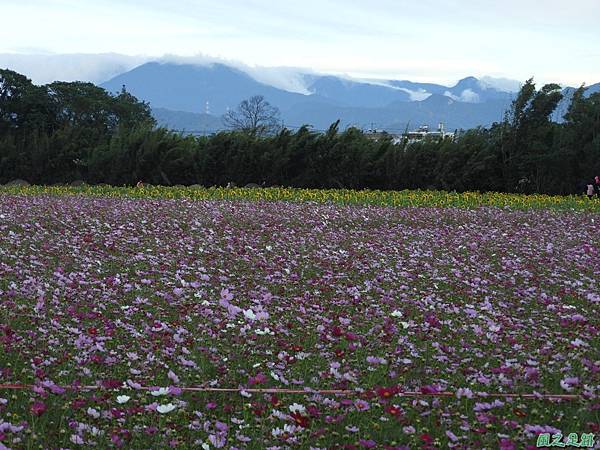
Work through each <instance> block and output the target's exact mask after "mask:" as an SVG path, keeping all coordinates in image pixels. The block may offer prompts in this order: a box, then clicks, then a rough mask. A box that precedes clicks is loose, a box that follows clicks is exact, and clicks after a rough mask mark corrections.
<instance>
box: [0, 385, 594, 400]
mask: <svg viewBox="0 0 600 450" xmlns="http://www.w3.org/2000/svg"><path fill="white" fill-rule="evenodd" d="M55 386H57V387H59V388H62V389H65V390H74V391H94V390H100V389H104V388H103V387H102V386H95V385H90V386H58V385H55ZM34 387H36V385H33V384H10V383H7V384H0V390H29V389H33V388H34ZM117 389H118V388H117ZM130 389H133V388H130ZM177 389H180V390H181V391H183V392H216V393H219V392H220V393H242V392H247V393H249V394H303V395H312V394H322V395H345V396H351V395H360V394H361V392H357V391H354V390H351V389H306V390H304V389H278V388H265V389H258V388H248V389H243V388H208V387H181V388H179V387H178V388H177ZM135 390H142V391H153V390H156V388H152V387H147V386H142V387H140V388H137V389H135ZM475 395H478V396H479V397H482V398H487V397H492V398H521V399H537V400H542V399H544V400H580V399H581V398H583V397H582V396H581V395H577V394H518V393H512V392H511V393H504V394H502V393H491V394H489V393H486V394H485V395H482V394H475ZM393 396H394V397H456V393H455V392H451V391H442V392H431V393H425V392H418V391H407V392H398V393H395V394H394V395H393Z"/></svg>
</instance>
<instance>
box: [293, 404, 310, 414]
mask: <svg viewBox="0 0 600 450" xmlns="http://www.w3.org/2000/svg"><path fill="white" fill-rule="evenodd" d="M305 411H306V408H305V407H304V406H302V405H299V404H298V403H294V404H292V405H290V412H292V413H295V412H299V413H303V412H305Z"/></svg>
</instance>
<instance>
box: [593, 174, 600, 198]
mask: <svg viewBox="0 0 600 450" xmlns="http://www.w3.org/2000/svg"><path fill="white" fill-rule="evenodd" d="M594 190H595V191H596V197H598V198H600V175H596V176H595V177H594Z"/></svg>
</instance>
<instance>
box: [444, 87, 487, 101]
mask: <svg viewBox="0 0 600 450" xmlns="http://www.w3.org/2000/svg"><path fill="white" fill-rule="evenodd" d="M444 95H445V96H446V97H450V98H451V99H452V100H456V101H457V102H465V103H479V101H480V98H479V94H478V93H477V92H473V91H472V90H471V89H465V90H464V91H462V92H461V94H460V95H454V94H452V93H451V92H450V91H446V92H444Z"/></svg>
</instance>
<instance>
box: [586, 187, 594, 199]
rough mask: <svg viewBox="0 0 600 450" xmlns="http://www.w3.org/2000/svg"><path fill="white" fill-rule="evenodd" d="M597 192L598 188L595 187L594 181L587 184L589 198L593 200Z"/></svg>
mask: <svg viewBox="0 0 600 450" xmlns="http://www.w3.org/2000/svg"><path fill="white" fill-rule="evenodd" d="M595 192H596V189H595V188H594V183H589V184H588V185H587V196H588V198H589V199H590V200H591V199H592V198H594V193H595Z"/></svg>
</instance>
